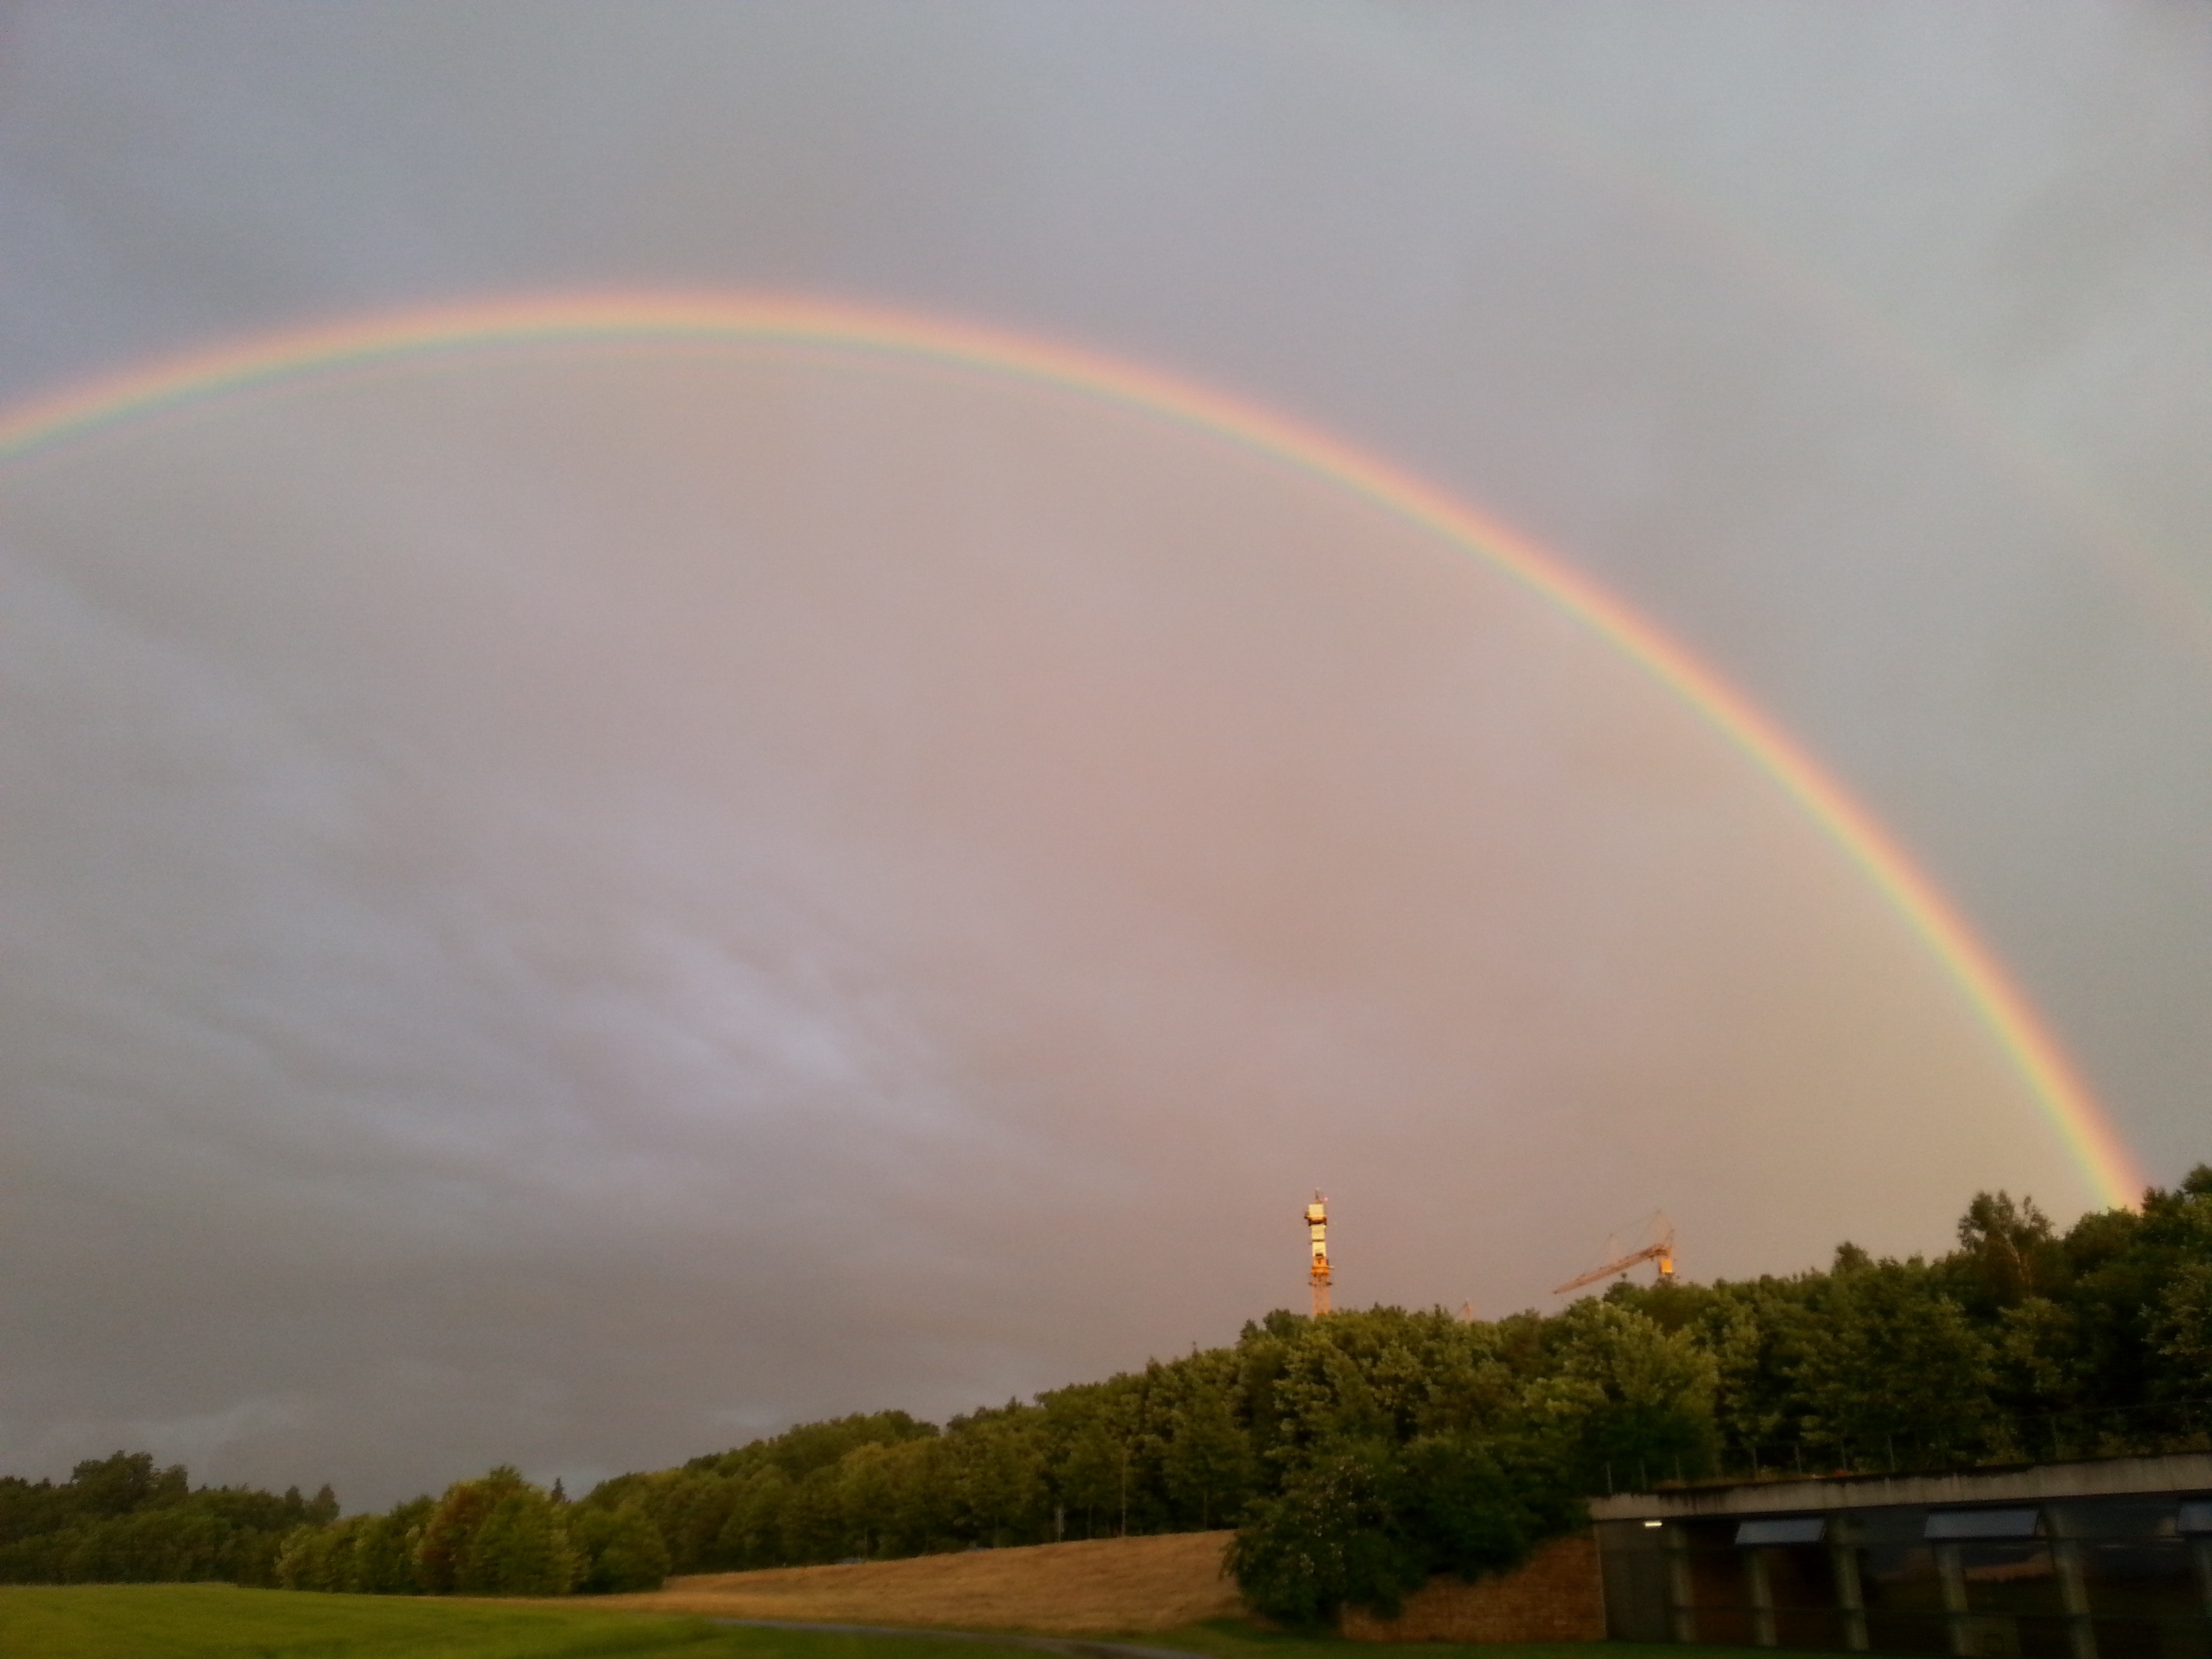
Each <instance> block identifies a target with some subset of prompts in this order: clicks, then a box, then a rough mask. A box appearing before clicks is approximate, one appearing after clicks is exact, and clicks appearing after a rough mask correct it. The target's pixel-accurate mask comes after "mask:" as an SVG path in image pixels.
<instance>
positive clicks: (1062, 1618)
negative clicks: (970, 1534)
mask: <svg viewBox="0 0 2212 1659" xmlns="http://www.w3.org/2000/svg"><path fill="white" fill-rule="evenodd" d="M1231 1535H1232V1534H1229V1533H1226V1532H1188V1533H1171V1534H1168V1535H1166V1536H1164V1537H1159V1538H1101V1539H1096V1540H1093V1541H1089V1542H1085V1543H1079V1544H1036V1545H1032V1546H1030V1547H1028V1548H1025V1549H1012V1550H969V1551H967V1552H965V1553H961V1554H957V1555H919V1556H915V1557H913V1558H912V1559H908V1560H904V1561H867V1562H861V1563H858V1564H856V1565H851V1566H833V1567H775V1568H770V1569H769V1570H767V1571H761V1572H721V1573H702V1574H700V1575H698V1576H696V1577H690V1578H671V1579H670V1580H669V1581H668V1587H667V1588H666V1589H661V1590H655V1591H653V1592H652V1593H651V1594H649V1595H608V1596H595V1597H594V1598H592V1599H593V1601H594V1604H595V1605H598V1606H602V1607H635V1608H638V1609H639V1610H640V1611H647V1610H652V1611H659V1612H663V1613H706V1614H708V1615H710V1616H714V1617H717V1618H724V1619H760V1620H798V1621H804V1622H807V1623H817V1624H818V1623H854V1624H869V1623H879V1624H887V1625H936V1626H946V1627H950V1628H954V1629H963V1630H1028V1631H1054V1632H1062V1631H1064V1632H1071V1633H1074V1632H1137V1631H1152V1630H1173V1629H1175V1628H1176V1626H1181V1625H1190V1624H1195V1623H1196V1622H1198V1621H1199V1620H1201V1619H1218V1618H1222V1617H1224V1616H1225V1615H1229V1614H1233V1613H1237V1612H1238V1611H1239V1610H1240V1603H1239V1601H1238V1600H1237V1586H1236V1584H1235V1583H1233V1582H1231V1580H1230V1579H1228V1578H1225V1577H1223V1576H1222V1573H1221V1553H1222V1551H1223V1550H1224V1549H1225V1547H1227V1546H1228V1543H1229V1540H1230V1538H1231Z"/></svg>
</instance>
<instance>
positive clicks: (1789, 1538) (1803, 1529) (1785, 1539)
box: [1735, 1515, 1828, 1549]
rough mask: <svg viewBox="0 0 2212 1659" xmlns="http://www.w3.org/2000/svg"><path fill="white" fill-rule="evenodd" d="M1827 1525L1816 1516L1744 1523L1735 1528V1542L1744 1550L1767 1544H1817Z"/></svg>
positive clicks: (1783, 1517)
mask: <svg viewBox="0 0 2212 1659" xmlns="http://www.w3.org/2000/svg"><path fill="white" fill-rule="evenodd" d="M1827 1524H1828V1523H1827V1522H1826V1520H1824V1519H1823V1518H1822V1517H1821V1516H1817V1515H1790V1516H1768V1517H1765V1518H1763V1519H1760V1520H1758V1521H1744V1522H1739V1523H1738V1524H1737V1526H1736V1529H1735V1541H1736V1544H1737V1546H1738V1547H1740V1548H1745V1549H1752V1548H1757V1547H1760V1546H1763V1545H1768V1544H1817V1543H1819V1542H1820V1534H1821V1533H1822V1531H1823V1530H1824V1529H1825V1528H1826V1526H1827Z"/></svg>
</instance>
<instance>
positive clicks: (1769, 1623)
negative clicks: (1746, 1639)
mask: <svg viewBox="0 0 2212 1659" xmlns="http://www.w3.org/2000/svg"><path fill="white" fill-rule="evenodd" d="M1743 1577H1744V1583H1746V1584H1747V1585H1748V1586H1749V1588H1750V1590H1751V1639H1752V1640H1753V1642H1754V1643H1756V1644H1758V1645H1759V1646H1760V1647H1762V1648H1771V1647H1772V1646H1773V1645H1774V1585H1773V1582H1772V1581H1771V1579H1769V1578H1768V1577H1767V1576H1766V1552H1765V1550H1761V1549H1749V1550H1746V1551H1744V1553H1743Z"/></svg>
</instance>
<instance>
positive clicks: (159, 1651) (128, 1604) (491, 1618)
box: [0, 1584, 1774, 1659]
mask: <svg viewBox="0 0 2212 1659" xmlns="http://www.w3.org/2000/svg"><path fill="white" fill-rule="evenodd" d="M1137 1639H1139V1641H1141V1642H1142V1643H1143V1644H1145V1645H1146V1646H1150V1647H1171V1648H1178V1649H1182V1650H1184V1651H1187V1652H1189V1653H1191V1654H1194V1655H1200V1656H1204V1659H1359V1656H1365V1659H1383V1656H1384V1655H1386V1654H1388V1653H1389V1651H1390V1650H1389V1649H1387V1648H1376V1647H1375V1646H1373V1645H1371V1644H1364V1643H1349V1642H1344V1641H1339V1640H1333V1639H1329V1638H1309V1637H1295V1636H1285V1635H1279V1634H1275V1633H1272V1632H1264V1631H1258V1630H1255V1629H1253V1628H1251V1627H1250V1626H1246V1625H1243V1624H1240V1623H1238V1622H1237V1621H1235V1620H1208V1621H1206V1622H1205V1623H1203V1624H1198V1625H1192V1626H1187V1627H1185V1628H1183V1629H1181V1630H1176V1631H1168V1632H1154V1633H1152V1634H1148V1635H1146V1636H1144V1637H1141V1638H1137ZM1020 1651H1021V1650H1019V1649H1010V1648H1007V1647H1004V1646H987V1645H984V1644H980V1643H972V1642H960V1641H954V1640H946V1639H944V1638H929V1637H921V1636H914V1637H908V1636H842V1635H835V1634H830V1633H827V1632H812V1631H763V1630H731V1629H718V1628H716V1627H715V1626H713V1625H710V1624H708V1622H707V1621H706V1620H703V1619H683V1618H678V1619H669V1618H658V1617H653V1616H650V1615H645V1614H640V1613H623V1612H617V1611H612V1610H609V1609H606V1608H604V1607H575V1606H564V1607H548V1606H546V1605H544V1603H542V1602H534V1603H502V1602H496V1601H434V1600H428V1599H423V1600H416V1599H413V1598H410V1597H404V1596H373V1595H302V1594H294V1593H290V1592H287V1591H283V1590H240V1589H229V1588H228V1587H227V1586H222V1585H205V1584H81V1585H69V1586H66V1587H59V1588H51V1589H50V1588H46V1587H9V1588H5V1589H0V1656H4V1659H632V1656H637V1659H657V1656H667V1659H1018V1655H1019V1653H1020ZM1418 1651H1419V1655H1420V1659H1739V1656H1741V1659H1748V1654H1747V1650H1735V1649H1728V1648H1687V1647H1638V1646H1633V1645H1631V1644H1627V1643H1606V1644H1589V1645H1587V1646H1574V1645H1554V1646H1522V1647H1483V1648H1474V1647H1455V1646H1451V1645H1448V1644H1441V1643H1432V1644H1421V1645H1420V1646H1419V1650H1418ZM1763 1659H1774V1656H1773V1655H1772V1654H1771V1652H1770V1653H1766V1654H1765V1655H1764V1656H1763Z"/></svg>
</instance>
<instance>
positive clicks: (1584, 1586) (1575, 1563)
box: [1344, 1533, 1605, 1642]
mask: <svg viewBox="0 0 2212 1659" xmlns="http://www.w3.org/2000/svg"><path fill="white" fill-rule="evenodd" d="M1344 1633H1345V1634H1346V1636H1348V1637H1350V1638H1352V1640H1353V1641H1355V1642H1597V1641H1602V1640H1603V1639H1604V1638H1605V1597H1604V1595H1603V1593H1602V1592H1601V1589H1600V1588H1599V1584H1598V1577H1597V1546H1596V1544H1595V1542H1594V1541H1592V1540H1591V1538H1590V1535H1589V1534H1588V1533H1583V1534H1578V1535H1577V1536H1575V1537H1571V1538H1554V1539H1553V1540H1552V1541H1551V1542H1550V1543H1548V1544H1543V1545H1540V1546H1539V1547H1537V1549H1536V1552H1535V1553H1534V1554H1533V1555H1531V1556H1530V1557H1529V1558H1528V1560H1527V1561H1525V1562H1523V1563H1522V1565H1520V1566H1519V1567H1516V1569H1515V1570H1514V1571H1511V1572H1509V1573H1504V1574H1497V1575H1486V1576H1485V1577H1480V1578H1478V1579H1476V1580H1475V1581H1474V1583H1472V1584H1467V1583H1461V1582H1460V1581H1459V1580H1458V1579H1456V1578H1434V1579H1431V1580H1430V1581H1429V1583H1427V1584H1426V1585H1425V1586H1424V1587H1423V1588H1422V1589H1418V1590H1415V1591H1414V1592H1413V1594H1412V1595H1409V1596H1407V1598H1406V1605H1405V1607H1404V1610H1403V1611H1401V1613H1399V1615H1398V1616H1397V1617H1396V1618H1395V1619H1378V1618H1376V1616H1375V1615H1374V1614H1373V1613H1363V1612H1361V1611H1360V1610H1359V1609H1358V1608H1357V1607H1347V1608H1346V1609H1345V1613H1344Z"/></svg>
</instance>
